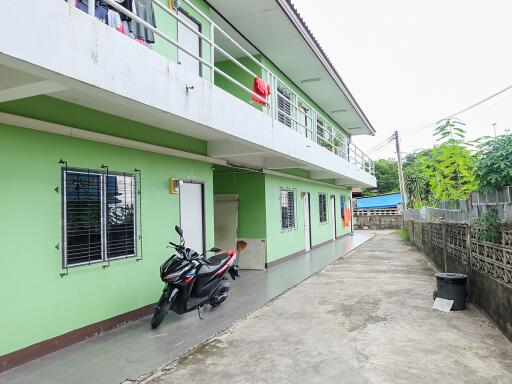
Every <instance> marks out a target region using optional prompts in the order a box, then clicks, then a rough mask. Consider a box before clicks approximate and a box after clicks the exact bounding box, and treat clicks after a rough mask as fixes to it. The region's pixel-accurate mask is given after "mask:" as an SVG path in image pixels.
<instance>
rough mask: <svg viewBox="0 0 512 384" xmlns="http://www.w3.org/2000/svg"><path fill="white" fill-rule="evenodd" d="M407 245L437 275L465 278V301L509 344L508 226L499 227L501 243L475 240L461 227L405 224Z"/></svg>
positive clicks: (511, 262)
mask: <svg viewBox="0 0 512 384" xmlns="http://www.w3.org/2000/svg"><path fill="white" fill-rule="evenodd" d="M404 226H405V229H406V230H407V232H408V233H409V237H410V242H411V243H412V244H414V245H415V246H416V247H417V248H419V249H420V250H421V251H422V252H423V253H424V254H425V256H426V257H427V258H428V259H429V260H430V262H431V263H432V264H433V265H434V266H435V268H437V269H438V270H439V271H443V272H457V273H464V274H466V275H468V284H467V289H468V298H469V301H470V302H471V303H472V304H474V305H476V306H477V307H479V308H480V309H481V310H483V311H484V312H485V313H486V314H487V315H488V316H489V317H490V318H491V319H492V320H493V321H494V322H495V323H496V324H497V326H498V327H499V328H500V329H501V330H502V332H503V333H504V334H505V336H507V337H508V338H509V339H510V340H512V223H503V224H502V226H501V229H502V243H501V244H495V243H491V242H487V241H482V240H480V239H479V236H478V233H476V231H475V230H474V228H472V227H471V226H469V225H468V224H465V223H449V222H425V221H416V220H407V219H406V220H405V222H404Z"/></svg>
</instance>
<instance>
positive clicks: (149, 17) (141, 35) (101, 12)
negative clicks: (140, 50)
mask: <svg viewBox="0 0 512 384" xmlns="http://www.w3.org/2000/svg"><path fill="white" fill-rule="evenodd" d="M115 1H116V2H118V3H119V5H121V6H123V7H124V8H126V9H127V10H128V11H130V12H132V13H134V14H135V15H137V16H138V17H140V18H141V19H143V20H144V21H146V22H147V23H149V24H151V25H152V26H154V27H156V20H155V12H154V9H153V2H152V1H151V0H115ZM95 4H96V7H95V16H96V18H98V19H99V20H100V21H101V22H103V23H105V24H108V25H109V26H111V27H112V28H114V29H116V30H117V31H119V32H121V33H123V34H125V35H127V36H130V37H131V38H133V39H135V40H136V41H137V42H139V43H141V44H144V45H148V44H153V43H154V42H155V36H154V33H153V31H151V30H149V29H148V28H146V27H145V26H143V25H142V24H140V23H137V22H136V21H134V20H131V19H130V18H129V17H128V16H126V15H125V14H123V13H120V12H118V11H117V10H115V9H114V8H112V7H110V6H109V5H108V4H107V3H105V2H104V1H102V0H96V3H95ZM74 5H75V6H76V7H77V8H78V9H80V10H82V11H84V12H86V13H88V10H89V7H88V0H75V1H74Z"/></svg>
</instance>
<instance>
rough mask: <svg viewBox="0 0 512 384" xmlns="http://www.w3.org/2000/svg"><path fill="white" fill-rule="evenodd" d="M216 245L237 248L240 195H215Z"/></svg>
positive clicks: (224, 247) (222, 247) (223, 247)
mask: <svg viewBox="0 0 512 384" xmlns="http://www.w3.org/2000/svg"><path fill="white" fill-rule="evenodd" d="M214 217H215V218H214V221H215V246H216V247H218V248H221V249H236V241H237V225H238V197H237V196H236V195H215V196H214Z"/></svg>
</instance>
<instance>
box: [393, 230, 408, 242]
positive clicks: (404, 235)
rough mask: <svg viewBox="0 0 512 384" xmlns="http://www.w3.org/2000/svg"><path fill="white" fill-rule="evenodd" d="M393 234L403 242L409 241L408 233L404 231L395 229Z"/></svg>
mask: <svg viewBox="0 0 512 384" xmlns="http://www.w3.org/2000/svg"><path fill="white" fill-rule="evenodd" d="M393 233H396V234H397V235H400V237H401V238H402V239H403V240H405V241H409V239H410V237H409V232H407V231H406V230H405V229H397V230H396V231H393Z"/></svg>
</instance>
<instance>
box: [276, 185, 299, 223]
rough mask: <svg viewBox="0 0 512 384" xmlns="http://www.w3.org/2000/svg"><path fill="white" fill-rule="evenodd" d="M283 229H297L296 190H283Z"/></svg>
mask: <svg viewBox="0 0 512 384" xmlns="http://www.w3.org/2000/svg"><path fill="white" fill-rule="evenodd" d="M279 200H280V202H281V229H283V230H285V229H293V228H295V190H294V189H290V188H281V191H280V198H279Z"/></svg>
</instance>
